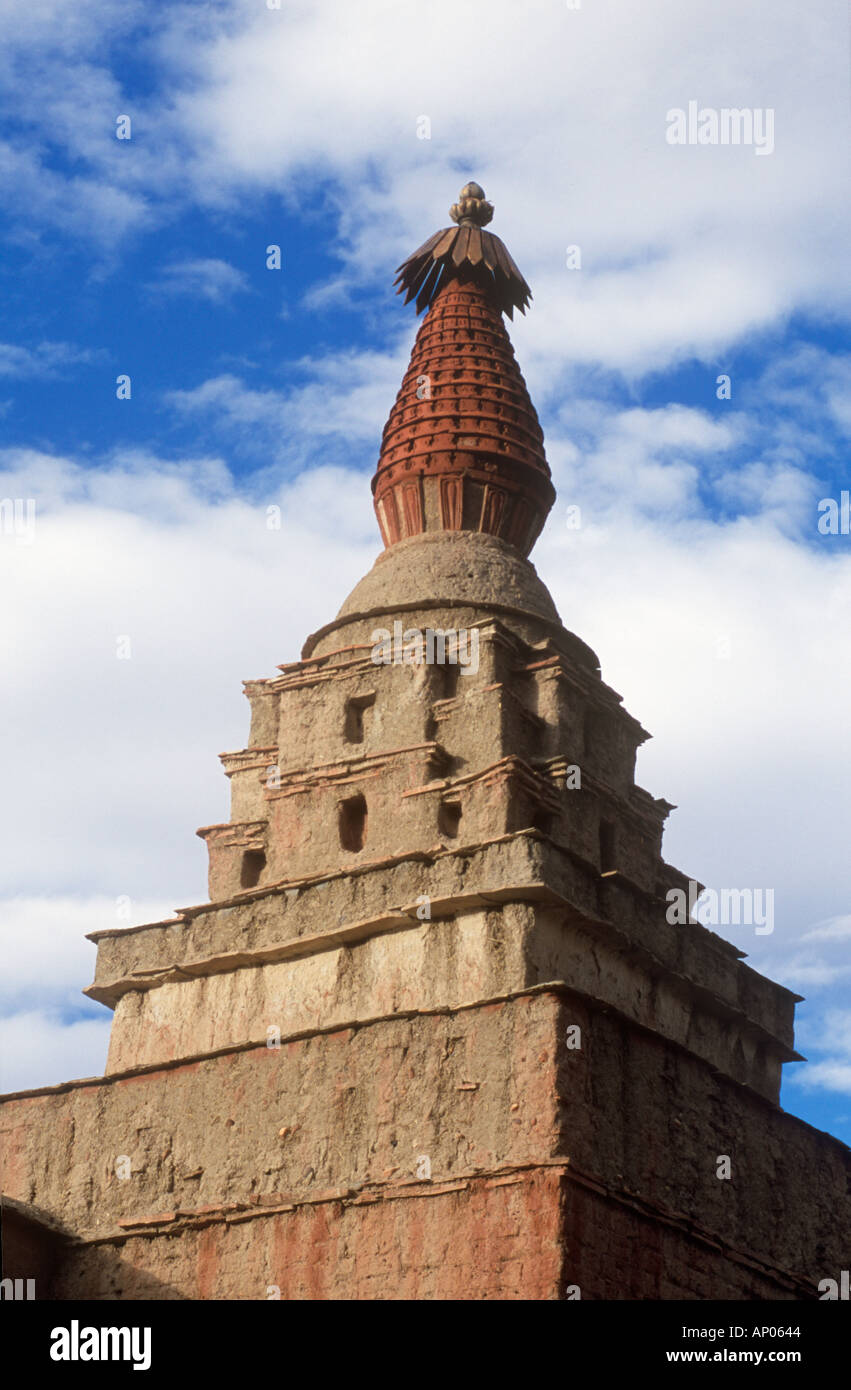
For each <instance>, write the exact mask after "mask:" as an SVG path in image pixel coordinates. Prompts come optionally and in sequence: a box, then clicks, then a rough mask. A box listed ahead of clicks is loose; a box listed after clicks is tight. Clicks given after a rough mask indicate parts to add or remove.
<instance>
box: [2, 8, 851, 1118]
mask: <svg viewBox="0 0 851 1390" xmlns="http://www.w3.org/2000/svg"><path fill="white" fill-rule="evenodd" d="M706 11H707V7H706V6H704V5H700V4H697V3H692V0H685V2H684V0H677V3H673V0H650V2H649V3H645V4H642V5H640V6H638V5H635V4H634V3H630V4H628V3H626V0H610V2H609V3H607V2H606V0H585V2H584V3H583V4H582V5H580V7H579V9H578V10H577V9H572V8H571V7H569V6H568V5H566V4H564V3H556V0H537V3H533V4H531V5H530V6H529V7H527V9H526V10H525V11H524V16H523V22H522V24H518V20H517V10H516V6H512V5H510V4H508V3H502V0H497V3H488V4H484V3H479V0H471V3H469V4H467V5H465V6H464V7H462V8H461V9H460V10H459V7H458V6H457V5H452V4H450V3H448V0H433V3H431V4H430V5H429V6H428V7H426V10H425V11H424V10H423V7H422V6H421V5H414V4H407V3H398V0H397V3H393V4H390V3H389V0H388V3H377V2H376V0H372V2H368V0H362V3H359V4H356V5H349V6H341V5H340V4H339V3H338V4H336V5H334V4H323V3H317V4H312V5H309V6H307V5H301V4H287V3H284V4H283V5H282V7H281V9H280V10H273V9H270V8H269V7H267V6H266V5H263V4H261V3H259V0H252V3H248V0H246V3H230V0H228V2H227V3H225V0H223V2H222V3H219V4H215V5H209V6H204V7H203V8H199V7H197V6H184V5H180V4H165V5H162V6H156V7H154V8H153V10H152V9H151V7H150V6H148V7H146V6H143V5H141V4H135V3H117V0H90V3H88V4H86V5H83V6H81V7H75V8H74V9H73V10H71V9H69V7H67V6H63V5H60V4H58V3H55V4H53V3H46V4H44V5H42V6H39V7H38V9H37V11H33V9H32V7H31V6H28V5H25V4H23V3H18V2H17V0H15V3H12V4H10V5H9V6H7V8H6V12H5V16H4V20H3V25H4V30H5V36H6V42H5V44H4V52H5V56H4V58H3V59H2V71H0V76H2V78H3V81H2V89H3V91H4V93H5V95H4V97H3V98H2V101H3V119H4V127H3V132H2V138H0V185H2V189H3V193H4V197H3V207H4V209H5V216H4V226H3V256H2V264H0V277H2V281H1V282H0V283H2V293H3V303H4V306H5V313H4V316H3V328H2V333H0V339H1V340H2V341H0V442H1V446H0V472H2V474H3V478H2V480H0V496H3V497H8V498H15V497H21V498H33V499H35V500H36V503H37V522H36V530H35V533H34V539H33V541H32V543H27V542H25V541H23V540H22V539H21V537H16V536H15V535H4V536H2V537H0V565H2V567H3V574H4V579H3V584H4V592H5V594H6V595H7V600H8V602H9V608H8V612H7V624H8V629H9V642H10V650H11V651H12V652H13V653H14V655H15V660H14V661H8V662H7V663H4V667H5V669H4V671H3V673H2V675H0V699H2V702H3V705H4V715H5V717H4V719H3V724H2V727H3V728H4V729H5V730H6V731H7V739H6V747H5V750H4V759H5V764H6V774H7V785H9V786H13V787H14V788H15V795H14V798H11V799H7V805H6V810H5V811H4V813H3V814H4V826H3V832H4V844H5V845H6V847H7V855H6V858H5V863H4V868H3V874H2V878H0V897H2V905H3V919H4V921H5V924H6V929H7V931H8V933H9V939H10V940H16V941H17V943H18V944H17V946H16V950H15V964H14V966H13V967H12V969H10V971H9V973H8V977H7V979H6V981H5V983H4V985H3V987H2V995H0V1044H2V1045H3V1047H4V1067H5V1070H4V1075H3V1078H2V1084H3V1085H4V1087H5V1088H11V1087H12V1086H24V1085H30V1084H32V1085H38V1084H46V1083H48V1082H50V1081H54V1080H58V1079H60V1077H64V1076H67V1075H71V1074H77V1075H82V1074H90V1073H94V1072H97V1071H99V1070H100V1069H101V1068H102V1065H103V1058H104V1055H105V1037H106V1031H107V1028H108V1017H107V1015H106V1011H105V1010H103V1009H102V1008H100V1007H99V1006H95V1005H89V1004H88V1003H87V1002H86V1001H85V1000H81V996H80V995H79V989H80V987H81V986H82V985H83V984H85V983H87V982H88V980H89V979H90V977H91V973H92V959H93V950H92V947H91V945H90V944H89V943H86V942H85V941H84V939H83V938H84V933H85V932H86V931H90V930H93V929H94V928H96V927H101V926H110V925H116V924H122V923H124V922H126V921H145V920H153V919H156V918H157V917H159V916H162V915H165V914H167V913H169V912H170V911H171V910H172V909H173V908H174V907H175V906H180V905H186V904H188V903H191V902H198V901H202V900H203V899H204V898H205V896H206V884H205V871H206V870H205V863H204V850H203V846H202V845H201V843H200V841H197V840H195V839H194V837H193V833H192V832H193V831H194V829H195V828H196V826H198V825H201V824H205V823H210V822H213V821H217V820H221V819H223V818H225V816H226V815H227V800H226V786H225V782H224V778H223V777H222V776H221V773H220V770H219V768H218V764H217V760H216V754H217V752H218V751H219V750H220V749H223V748H234V747H239V746H241V745H242V744H243V743H244V741H245V737H246V731H247V709H246V708H243V700H242V696H241V690H240V682H241V680H242V678H244V677H250V676H256V675H261V674H267V673H269V672H270V671H272V670H274V667H275V665H276V664H277V663H278V662H281V661H285V660H292V659H294V658H295V657H297V655H298V652H299V650H300V646H301V642H302V641H303V639H304V637H305V636H306V634H307V633H308V632H310V631H311V630H313V629H314V628H316V627H317V626H319V625H320V624H321V623H323V622H325V621H327V620H328V619H329V618H330V617H331V616H332V615H333V613H334V612H335V611H336V609H337V608H338V607H339V604H340V603H341V601H342V599H343V598H344V597H345V595H346V593H347V592H348V591H349V589H350V588H351V587H352V586H353V584H354V583H355V582H356V580H357V579H358V578H359V576H360V575H361V574H362V573H363V572H364V571H365V570H366V569H367V568H368V567H369V565H370V564H371V562H372V560H373V558H374V555H375V553H376V551H377V548H378V534H377V528H376V526H375V522H374V519H373V516H372V510H371V505H370V496H369V486H368V479H369V476H370V474H371V472H372V469H373V468H374V465H375V460H376V457H377V450H378V444H379V440H380V435H381V429H382V426H383V424H384V420H385V419H386V416H387V414H388V412H389V409H390V406H391V404H392V402H393V398H394V396H395V393H396V390H397V389H398V385H399V382H400V380H401V375H402V372H403V370H404V367H405V365H406V362H407V356H408V353H409V351H410V346H411V343H412V341H413V336H414V333H415V330H416V320H415V318H414V314H413V310H412V308H411V307H409V308H407V309H404V308H403V307H402V305H401V301H400V300H398V299H397V298H396V297H395V295H394V293H393V288H392V281H393V276H394V270H395V267H396V265H398V263H399V262H400V261H401V260H402V259H403V257H404V256H405V255H407V254H408V253H409V252H410V251H412V250H413V249H414V248H415V247H416V246H418V245H419V244H420V243H421V242H422V241H423V240H425V238H426V237H427V236H428V235H430V234H431V232H432V231H434V230H436V229H437V228H438V227H439V226H441V225H446V223H447V221H448V217H447V209H448V207H449V204H450V203H451V202H453V201H454V199H455V197H456V195H457V192H458V189H459V187H460V185H461V184H462V183H463V182H465V181H466V180H467V179H468V178H476V179H478V180H479V181H480V182H481V183H482V184H483V185H484V187H485V189H486V192H487V194H488V196H489V197H490V198H491V199H492V201H493V202H494V204H495V207H496V216H495V219H494V223H493V230H494V231H495V232H497V233H498V234H499V235H500V236H502V238H503V239H504V240H505V241H506V243H507V244H508V246H509V248H510V249H511V252H512V254H513V256H514V258H515V259H516V260H517V262H518V264H519V266H520V268H521V270H522V271H523V273H524V275H525V276H526V278H527V279H528V280H529V282H530V284H531V285H532V289H533V293H534V296H535V298H534V301H533V305H532V308H531V310H530V313H529V315H528V316H527V318H526V319H525V320H519V321H517V322H515V324H514V325H511V326H510V332H511V336H512V340H513V342H514V345H515V349H516V351H517V354H518V357H519V360H520V364H521V368H522V369H523V371H524V374H525V376H526V379H527V381H528V383H529V386H530V390H531V393H532V396H533V399H534V401H535V403H536V405H537V407H538V411H539V414H540V416H541V421H542V424H543V427H544V431H545V435H546V440H547V451H548V457H549V460H550V463H551V466H552V469H553V474H554V478H555V481H556V483H557V486H558V489H559V501H558V503H557V505H556V508H555V510H554V512H553V515H552V517H551V519H550V522H549V524H548V527H547V530H546V532H545V534H544V536H543V537H542V539H541V541H540V542H539V545H538V547H537V548H536V551H535V554H534V556H533V558H534V560H535V562H536V564H537V566H538V568H539V571H540V573H541V575H542V577H543V578H544V579H545V581H546V582H547V584H548V585H549V587H550V589H551V591H552V592H553V595H554V597H555V598H556V601H557V603H558V605H559V608H560V611H561V613H562V617H563V619H564V621H565V624H566V625H567V626H568V627H569V628H571V629H572V630H574V631H576V632H578V633H579V634H580V635H581V636H582V637H583V638H584V639H585V640H586V641H588V642H589V643H590V644H591V645H592V647H594V649H595V650H596V651H598V653H599V654H600V656H601V659H602V664H603V675H604V678H605V679H606V680H607V681H609V683H610V684H612V685H613V686H614V687H615V688H616V689H617V690H618V691H619V692H621V693H622V694H623V696H624V699H625V703H626V705H627V707H628V708H629V709H630V710H631V711H632V712H633V713H634V714H635V715H637V716H638V717H639V718H640V719H641V720H642V722H643V723H644V724H645V726H646V727H648V728H649V729H650V730H651V731H652V733H653V734H654V740H653V742H652V743H651V744H650V745H648V746H647V747H646V748H645V749H644V750H642V753H641V755H640V758H639V768H638V775H639V780H640V781H641V783H642V784H643V785H644V786H646V787H648V789H649V790H651V791H652V792H653V793H654V794H655V795H659V796H666V797H668V798H669V799H670V800H671V801H675V802H676V803H677V805H678V808H679V809H678V810H677V811H675V812H674V813H673V814H672V817H671V819H670V821H669V829H668V832H667V835H666V841H665V853H666V857H667V858H668V859H669V860H670V861H671V862H673V863H676V864H677V865H678V866H679V867H681V868H683V869H684V870H685V871H686V872H689V873H691V874H693V876H694V877H696V878H698V879H700V880H701V881H702V882H706V883H707V884H710V885H712V884H714V885H717V886H719V887H721V886H747V885H752V886H757V885H761V886H771V887H773V888H774V889H775V913H776V928H775V931H774V933H773V934H772V935H771V936H765V937H755V936H754V934H753V931H752V929H751V930H750V931H748V929H746V928H735V927H730V929H729V930H724V929H722V930H724V934H725V935H729V936H730V937H731V939H735V940H736V941H737V944H738V945H740V946H741V947H742V949H744V950H746V951H747V952H748V955H749V960H750V961H751V963H752V964H754V965H755V966H756V968H758V969H760V970H763V971H764V972H765V973H766V974H768V975H770V976H772V977H773V978H775V979H778V980H781V981H782V982H783V983H784V984H787V985H788V986H789V987H790V988H792V989H795V990H797V991H798V992H800V993H801V994H805V995H806V996H807V1002H806V1003H805V1004H803V1005H801V1006H800V1007H799V1011H798V1018H799V1031H798V1039H799V1042H798V1045H799V1049H800V1050H801V1051H803V1052H804V1053H806V1054H807V1056H808V1057H809V1058H810V1059H811V1060H810V1061H809V1062H808V1063H807V1064H806V1066H803V1065H798V1066H795V1067H789V1068H787V1078H788V1079H787V1081H786V1083H785V1084H784V1092H783V1103H784V1105H785V1106H786V1107H787V1108H788V1109H791V1110H793V1111H794V1112H795V1113H798V1114H801V1115H803V1116H804V1117H805V1118H806V1119H808V1120H810V1121H811V1122H812V1123H814V1124H817V1125H819V1126H820V1127H824V1128H827V1129H830V1130H832V1131H833V1132H834V1133H836V1134H838V1135H840V1137H842V1138H844V1139H845V1140H846V1142H849V1141H851V1008H849V1006H848V981H849V978H851V870H849V855H848V852H847V827H848V819H849V817H848V792H847V783H848V778H847V767H848V765H849V755H851V733H849V729H848V721H847V717H846V714H845V710H846V705H847V689H848V680H849V674H851V661H849V638H848V632H849V616H851V559H849V548H851V537H849V536H848V535H823V534H821V533H820V532H819V529H818V524H817V523H818V515H819V510H818V504H819V501H820V500H821V499H823V498H834V499H836V500H837V502H838V500H839V498H840V495H841V492H842V490H843V489H846V490H847V489H849V488H851V471H849V468H848V440H849V434H851V350H849V334H848V323H849V313H851V289H850V288H849V287H850V286H851V279H849V275H848V251H847V227H848V225H849V211H850V210H851V209H849V205H848V204H849V195H848V189H849V180H848V153H847V152H848V148H849V140H848V137H849V113H851V88H849V73H848V64H847V52H848V16H847V10H846V7H845V6H844V5H843V4H841V3H838V2H837V3H835V2H834V0H825V3H823V4H821V5H820V6H819V7H818V8H817V12H816V13H813V12H812V11H811V10H808V9H807V8H803V7H800V6H799V5H797V4H792V3H789V2H788V0H772V3H768V0H764V2H763V3H754V4H753V5H750V6H748V7H746V13H744V14H743V13H742V12H741V7H740V6H738V5H736V4H733V3H725V2H724V0H722V3H719V4H716V5H713V6H712V7H711V13H706ZM424 14H425V16H426V21H425V22H424ZM692 99H694V100H697V101H698V102H700V103H701V105H702V106H705V107H707V108H713V109H721V108H724V107H735V108H737V109H741V108H748V109H751V110H756V109H759V110H767V109H769V108H770V109H771V110H772V111H773V112H774V113H775V145H774V149H773V152H772V153H771V154H770V155H765V156H760V155H759V154H758V153H757V152H756V150H755V148H754V147H753V146H750V147H748V146H747V145H742V146H739V147H731V146H727V147H720V146H718V147H713V146H683V147H674V146H671V144H670V143H669V142H668V141H667V139H666V124H667V113H668V112H669V110H671V109H672V108H686V107H687V105H688V102H689V101H690V100H692ZM121 115H129V116H130V119H131V138H130V139H129V140H118V139H117V138H116V122H117V120H118V118H119V117H120V116H121ZM424 116H426V117H427V120H428V123H429V127H428V134H429V138H421V134H422V131H423V128H424V127H423V122H422V118H423V117H424ZM270 244H276V245H280V247H281V254H282V267H281V269H280V270H269V269H267V268H266V249H267V247H268V246H269V245H270ZM575 245H578V246H580V247H581V260H582V265H581V269H569V268H568V266H567V247H568V246H575ZM120 373H127V374H129V375H130V378H131V382H132V397H131V399H130V400H127V401H119V400H117V399H116V378H117V377H118V375H119V374H120ZM721 373H726V374H728V375H729V376H730V378H731V383H732V396H731V399H730V400H719V399H718V398H717V396H716V380H717V377H718V376H719V374H721ZM271 504H276V505H280V506H281V507H282V517H283V524H282V529H281V531H280V532H269V531H268V529H267V528H266V525H265V515H266V510H265V509H266V507H267V506H269V505H271ZM570 504H575V505H579V506H580V508H581V517H582V526H581V528H580V529H578V530H572V529H570V528H569V527H568V526H567V524H566V519H565V518H566V508H567V506H568V505H570ZM126 635H129V636H130V637H131V639H132V652H133V656H132V660H129V661H124V660H117V659H116V644H117V641H118V639H119V638H120V637H122V636H126ZM128 914H129V915H128ZM7 958H8V949H7Z"/></svg>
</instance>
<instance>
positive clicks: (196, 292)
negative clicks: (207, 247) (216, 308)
mask: <svg viewBox="0 0 851 1390" xmlns="http://www.w3.org/2000/svg"><path fill="white" fill-rule="evenodd" d="M151 288H152V289H154V290H156V291H159V292H160V293H163V294H185V295H189V296H190V297H192V298H195V299H208V300H210V302H211V303H212V304H225V303H228V302H229V301H230V300H231V299H233V297H234V295H237V294H244V293H246V291H247V290H248V289H249V283H248V277H247V276H246V275H245V273H244V272H243V271H241V270H237V268H236V266H233V265H229V264H228V262H227V261H220V260H217V259H216V258H215V257H209V258H206V259H203V258H202V259H199V260H186V261H173V262H172V263H171V264H170V265H167V266H164V267H163V269H162V271H161V273H160V275H159V278H158V279H157V280H155V281H154V282H153V284H152V286H151Z"/></svg>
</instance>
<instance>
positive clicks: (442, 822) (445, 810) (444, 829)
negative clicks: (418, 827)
mask: <svg viewBox="0 0 851 1390" xmlns="http://www.w3.org/2000/svg"><path fill="white" fill-rule="evenodd" d="M437 824H438V828H439V830H440V833H441V835H445V836H446V837H447V839H450V840H454V839H455V837H456V836H457V834H458V829H459V827H460V825H461V802H460V801H441V803H440V810H439V812H438V816H437Z"/></svg>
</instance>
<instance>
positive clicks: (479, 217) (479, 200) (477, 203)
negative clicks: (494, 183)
mask: <svg viewBox="0 0 851 1390" xmlns="http://www.w3.org/2000/svg"><path fill="white" fill-rule="evenodd" d="M449 216H450V217H451V218H452V221H453V222H457V223H458V225H459V227H486V226H487V225H488V223H489V222H490V221H491V219H492V217H493V203H489V202H488V201H487V199H486V198H485V190H484V189H483V188H482V186H481V184H480V183H465V184H464V187H463V188H462V189H461V192H460V193H459V194H458V202H457V203H453V204H452V207H451V208H450V209H449Z"/></svg>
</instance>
